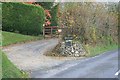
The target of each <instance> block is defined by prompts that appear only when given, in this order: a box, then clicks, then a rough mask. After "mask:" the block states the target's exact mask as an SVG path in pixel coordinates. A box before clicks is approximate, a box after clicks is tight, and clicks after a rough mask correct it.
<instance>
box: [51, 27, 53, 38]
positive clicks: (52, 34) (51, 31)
mask: <svg viewBox="0 0 120 80" xmlns="http://www.w3.org/2000/svg"><path fill="white" fill-rule="evenodd" d="M52 32H53V29H52V26H51V38H52V35H53V33H52Z"/></svg>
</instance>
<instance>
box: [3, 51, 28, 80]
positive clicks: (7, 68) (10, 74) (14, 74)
mask: <svg viewBox="0 0 120 80" xmlns="http://www.w3.org/2000/svg"><path fill="white" fill-rule="evenodd" d="M27 77H28V75H27V74H26V73H25V72H23V71H20V70H19V69H18V68H17V67H16V66H15V65H13V63H12V62H10V60H9V59H8V58H7V56H6V55H5V53H3V52H2V78H27Z"/></svg>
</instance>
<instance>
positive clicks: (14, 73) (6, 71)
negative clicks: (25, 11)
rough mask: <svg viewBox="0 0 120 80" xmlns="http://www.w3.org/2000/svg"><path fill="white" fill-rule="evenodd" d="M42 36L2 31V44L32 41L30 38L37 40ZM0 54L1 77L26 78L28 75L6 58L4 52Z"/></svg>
mask: <svg viewBox="0 0 120 80" xmlns="http://www.w3.org/2000/svg"><path fill="white" fill-rule="evenodd" d="M42 38H43V37H42V36H28V35H21V34H17V33H12V32H5V31H2V46H8V45H11V44H16V43H22V42H27V41H32V40H39V39H42ZM0 39H1V38H0ZM0 51H1V50H0ZM0 56H2V59H0V61H1V60H2V61H1V64H2V78H26V77H28V75H27V74H26V72H23V71H21V70H19V69H18V68H17V67H16V66H15V65H14V64H13V63H12V62H11V61H10V60H9V59H8V58H7V56H6V55H5V53H3V52H1V53H0ZM0 72H1V71H0ZM0 75H1V74H0Z"/></svg>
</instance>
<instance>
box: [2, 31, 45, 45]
mask: <svg viewBox="0 0 120 80" xmlns="http://www.w3.org/2000/svg"><path fill="white" fill-rule="evenodd" d="M42 38H43V37H42V36H38V37H36V36H28V35H21V34H17V33H11V32H5V31H2V46H7V45H10V44H15V43H20V42H26V41H32V40H38V39H42Z"/></svg>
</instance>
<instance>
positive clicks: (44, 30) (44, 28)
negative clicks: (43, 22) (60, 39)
mask: <svg viewBox="0 0 120 80" xmlns="http://www.w3.org/2000/svg"><path fill="white" fill-rule="evenodd" d="M43 38H44V39H45V27H43Z"/></svg>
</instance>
